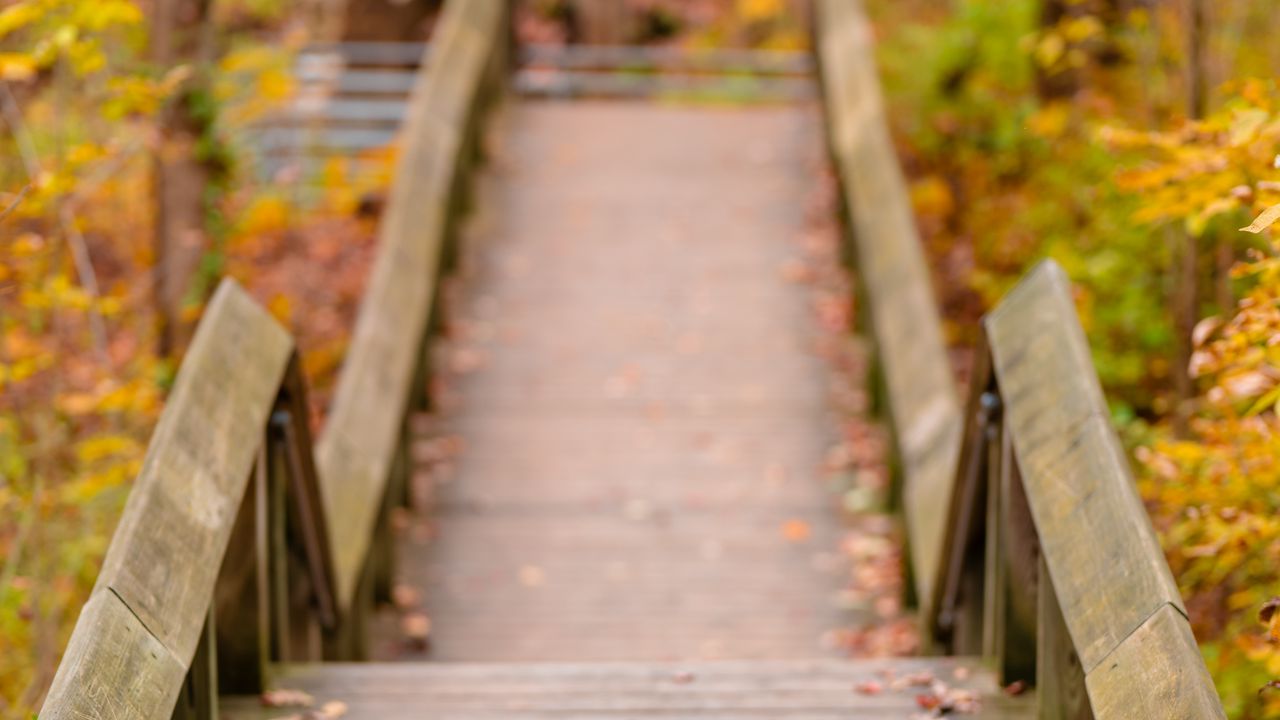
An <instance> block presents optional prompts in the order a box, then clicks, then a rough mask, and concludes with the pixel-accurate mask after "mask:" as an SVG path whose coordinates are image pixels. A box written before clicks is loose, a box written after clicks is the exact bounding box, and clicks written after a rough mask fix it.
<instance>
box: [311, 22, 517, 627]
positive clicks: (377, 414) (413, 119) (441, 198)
mask: <svg viewBox="0 0 1280 720" xmlns="http://www.w3.org/2000/svg"><path fill="white" fill-rule="evenodd" d="M504 9H505V8H504V3H502V2H501V1H500V0H473V1H468V2H460V1H459V0H452V1H451V2H448V3H446V5H445V10H444V12H443V14H442V16H441V19H440V21H439V25H438V29H437V32H436V38H435V40H434V41H433V52H434V53H436V55H435V57H436V59H437V62H435V63H433V66H432V67H431V68H429V69H428V70H427V71H426V72H424V73H423V74H422V75H421V77H420V78H419V82H418V84H417V86H415V88H414V91H413V97H412V100H411V102H410V108H409V114H408V118H407V121H406V125H405V131H404V138H405V139H404V148H403V150H402V152H401V155H400V159H399V164H398V167H397V170H396V180H395V182H394V184H393V186H392V192H391V195H390V197H389V199H388V204H387V209H386V212H385V213H384V215H383V219H382V223H381V226H380V228H379V250H378V256H377V258H376V260H375V262H374V268H373V272H372V275H371V278H370V283H369V288H368V290H367V291H366V293H365V297H364V300H363V301H362V304H361V307H360V312H359V315H358V317H357V320H356V326H355V330H354V332H353V334H352V342H351V350H350V351H349V353H348V356H347V358H346V361H345V364H344V366H343V369H342V372H341V374H340V376H339V380H338V387H337V389H336V391H335V394H334V402H333V406H332V408H331V410H330V415H329V420H328V423H327V424H326V426H325V429H324V433H323V435H322V437H321V438H320V443H319V446H318V448H317V453H316V462H317V466H318V467H319V469H320V478H321V490H322V495H323V497H324V506H325V510H326V512H325V516H326V517H327V518H328V519H329V521H330V526H329V527H330V535H331V541H330V546H331V548H332V550H333V555H334V571H335V587H336V588H337V597H338V600H339V603H340V606H341V607H342V608H346V607H348V606H349V605H350V604H351V602H352V600H353V597H354V593H355V591H356V585H357V582H358V580H359V578H360V575H361V573H362V572H363V569H364V565H365V559H366V557H367V555H368V550H369V545H370V542H371V539H372V534H373V529H374V523H375V520H376V517H377V514H378V511H379V509H380V508H381V506H382V499H383V496H384V495H385V491H386V484H387V480H388V476H389V473H390V471H391V467H392V464H393V462H394V458H395V448H396V445H397V443H398V442H399V435H400V427H401V424H402V422H403V420H404V417H405V413H406V411H407V408H408V401H409V395H410V391H411V388H412V385H413V378H414V372H415V368H416V367H417V364H418V357H417V355H418V349H419V347H420V346H421V342H422V338H423V335H424V333H425V332H426V328H427V318H428V317H429V316H430V306H431V302H432V298H433V296H434V288H435V279H436V277H437V275H438V268H439V260H440V258H439V255H440V251H441V248H442V246H443V242H444V234H445V232H446V228H447V223H448V216H449V212H450V208H451V204H452V196H453V193H454V191H455V184H456V179H457V174H458V162H459V159H460V154H461V148H462V145H463V138H464V137H465V135H466V133H467V131H468V128H469V127H470V126H471V125H472V124H473V123H474V121H475V117H474V112H473V111H474V108H475V107H476V100H477V98H478V96H479V87H480V84H481V81H482V79H483V78H484V71H485V69H486V68H487V66H488V62H489V57H490V56H491V55H492V54H493V53H494V51H495V48H496V46H497V44H498V43H499V42H501V40H502V39H503V38H504V37H505V34H504V33H505V29H504V24H503V16H504Z"/></svg>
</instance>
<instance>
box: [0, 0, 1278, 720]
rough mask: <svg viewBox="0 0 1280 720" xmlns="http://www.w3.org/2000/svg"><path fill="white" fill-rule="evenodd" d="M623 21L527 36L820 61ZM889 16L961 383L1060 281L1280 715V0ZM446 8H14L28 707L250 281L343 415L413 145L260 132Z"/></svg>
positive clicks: (702, 18) (908, 155) (758, 27)
mask: <svg viewBox="0 0 1280 720" xmlns="http://www.w3.org/2000/svg"><path fill="white" fill-rule="evenodd" d="M606 2H611V3H612V4H613V6H614V7H615V8H618V7H620V8H622V10H621V11H620V12H623V13H626V14H627V16H628V17H630V18H632V21H630V22H628V23H625V24H624V25H622V27H623V28H624V30H621V31H619V30H618V27H619V25H618V24H617V23H616V22H615V23H612V24H611V23H609V22H604V23H597V21H598V20H600V19H601V16H600V14H599V11H598V10H591V8H590V6H592V5H595V6H597V8H598V6H600V3H598V2H597V3H591V2H586V3H582V4H581V5H582V8H581V9H579V10H578V11H577V12H576V13H575V12H573V11H571V10H569V9H567V8H568V7H569V6H567V5H565V4H564V3H561V2H557V1H554V0H528V2H525V3H523V4H522V6H521V12H520V14H519V16H518V22H519V24H520V27H519V31H520V33H521V36H522V37H523V38H526V39H530V40H537V41H540V42H566V41H579V40H583V41H594V42H642V43H650V44H658V43H662V44H683V45H708V44H729V45H738V46H753V47H766V48H768V47H772V48H785V49H795V48H802V47H804V44H805V42H806V38H805V37H804V35H803V33H800V32H798V31H797V28H798V27H801V25H802V23H801V22H800V20H799V19H798V17H797V16H798V15H799V14H802V13H803V9H802V8H801V7H800V6H802V5H803V3H796V2H793V1H783V0H698V1H696V2H677V1H676V0H616V2H615V1H614V0H606ZM866 4H867V5H868V9H869V11H870V12H871V15H872V17H873V20H874V22H875V27H876V32H877V40H878V43H879V46H878V47H879V50H878V57H879V61H880V65H881V72H882V74H883V78H884V83H885V89H886V92H887V95H888V98H889V107H890V111H891V115H892V123H893V129H894V133H895V140H896V142H897V143H898V150H899V153H900V156H901V158H902V161H903V164H904V166H905V168H906V169H907V173H908V177H909V180H910V184H911V194H912V199H913V202H914V205H915V208H916V213H917V219H918V223H919V225H920V228H921V230H922V235H923V237H924V240H925V243H926V246H927V251H928V253H929V256H930V258H931V261H932V267H933V268H934V280H935V285H936V288H937V290H938V297H939V300H940V303H941V304H942V308H943V311H944V317H945V318H946V320H947V331H948V335H949V339H950V341H951V344H952V347H953V349H954V354H953V358H954V361H955V362H954V365H955V368H956V372H957V375H958V377H960V378H961V379H963V378H964V377H965V374H966V370H967V363H968V353H969V350H968V348H969V347H970V346H971V345H972V342H973V340H974V332H975V328H976V321H977V319H978V317H979V316H980V315H981V313H982V312H983V311H984V309H986V308H987V307H990V306H991V305H992V304H993V303H994V302H995V301H996V300H998V298H999V297H1000V296H1001V295H1002V294H1003V293H1004V292H1005V291H1006V290H1007V289H1008V288H1009V287H1010V286H1011V285H1012V284H1013V283H1014V282H1015V281H1016V280H1017V278H1018V277H1019V276H1020V275H1021V274H1022V273H1023V272H1024V271H1025V270H1026V269H1027V268H1028V267H1029V266H1030V265H1031V264H1033V263H1034V262H1035V261H1037V260H1038V259H1040V258H1042V257H1045V256H1052V257H1054V258H1056V259H1057V260H1058V261H1059V262H1060V263H1062V264H1063V266H1064V267H1065V268H1066V270H1067V271H1068V273H1069V274H1070V275H1071V277H1072V279H1073V280H1074V281H1075V283H1076V286H1075V287H1076V289H1077V298H1076V300H1077V305H1078V308H1079V310H1080V313H1081V317H1082V320H1083V322H1084V325H1085V328H1086V331H1087V333H1088V335H1089V339H1090V342H1091V345H1092V347H1093V349H1094V355H1095V361H1096V363H1097V366H1098V369H1099V372H1100V374H1101V376H1102V380H1103V383H1104V386H1105V389H1106V391H1107V396H1108V398H1109V400H1110V402H1111V407H1112V413H1113V417H1114V420H1115V422H1116V424H1117V426H1118V427H1119V428H1120V429H1121V431H1122V434H1123V436H1124V438H1125V441H1126V445H1127V447H1128V448H1129V450H1130V451H1131V453H1132V457H1133V459H1134V465H1135V469H1136V471H1137V474H1138V476H1139V487H1140V490H1141V492H1142V494H1143V497H1144V499H1145V500H1146V502H1147V505H1148V508H1149V510H1150V512H1151V515H1152V519H1153V521H1154V522H1155V524H1156V527H1157V530H1158V531H1159V533H1160V535H1161V538H1162V541H1163V542H1164V545H1165V548H1166V553H1167V555H1168V557H1169V561H1170V564H1171V566H1172V568H1173V569H1174V572H1175V575H1176V576H1177V577H1178V580H1179V583H1180V586H1181V588H1182V592H1183V595H1184V597H1185V598H1186V601H1187V607H1188V611H1189V613H1190V615H1191V620H1192V623H1193V626H1194V628H1195V631H1196V634H1197V637H1198V639H1199V640H1200V641H1201V643H1202V647H1203V648H1204V652H1205V656H1206V661H1207V662H1208V663H1209V666H1210V669H1211V671H1212V672H1213V673H1214V677H1215V680H1216V682H1217V684H1218V687H1219V690H1220V691H1221V693H1222V694H1223V697H1224V702H1225V703H1226V705H1227V708H1228V711H1229V714H1230V715H1231V717H1233V718H1241V719H1252V718H1261V717H1266V716H1268V713H1270V712H1275V711H1277V710H1280V697H1277V696H1280V693H1277V692H1276V691H1273V690H1267V689H1265V688H1266V685H1267V683H1268V682H1269V681H1271V680H1273V679H1276V678H1280V653H1278V652H1277V651H1276V648H1277V643H1278V642H1280V625H1278V624H1277V623H1280V613H1274V612H1263V611H1264V609H1265V608H1272V609H1274V606H1272V605H1268V600H1269V598H1271V597H1272V595H1273V594H1275V593H1276V582H1277V579H1278V578H1277V575H1278V574H1280V520H1278V519H1277V511H1278V510H1280V419H1278V417H1280V416H1278V415H1277V406H1278V405H1280V253H1278V249H1277V247H1276V246H1275V245H1274V244H1273V237H1272V231H1271V229H1270V226H1271V223H1272V222H1274V221H1275V220H1276V219H1277V217H1280V209H1276V208H1277V207H1280V169H1278V168H1280V155H1277V153H1278V152H1280V104H1278V103H1280V88H1277V80H1276V78H1277V76H1278V72H1280V44H1277V43H1276V42H1274V37H1273V34H1272V33H1271V32H1270V30H1271V29H1273V28H1276V27H1280V3H1276V2H1274V0H949V1H944V0H866ZM436 10H437V8H436V6H435V4H434V3H431V2H422V1H420V2H410V3H400V4H388V3H386V2H384V1H383V0H350V1H349V2H348V3H347V4H346V5H341V4H334V3H333V2H327V1H325V0H300V1H299V2H288V0H219V1H218V2H214V1H213V0H5V1H4V2H0V121H2V123H3V126H4V132H3V134H2V135H0V638H3V643H4V647H3V651H2V652H0V716H3V717H26V716H28V715H29V714H30V713H32V712H33V711H34V709H35V708H38V707H39V704H40V699H41V698H42V696H43V693H44V690H45V689H46V688H47V685H48V683H49V681H50V679H51V678H52V674H53V671H54V669H55V668H56V667H57V662H58V659H59V657H60V654H61V650H62V647H63V645H64V644H65V642H66V639H67V636H68V634H69V632H70V629H71V626H72V624H73V623H74V620H75V617H76V613H77V612H78V609H79V607H80V606H81V604H82V603H83V601H84V599H85V597H86V596H87V593H88V591H89V589H90V588H91V587H92V584H93V580H94V577H95V576H96V573H97V568H98V564H99V562H100V560H101V557H102V554H103V552H104V551H105V548H106V543H107V542H108V540H109V538H110V533H111V531H112V529H113V527H114V524H115V521H116V518H117V516H118V514H119V511H120V508H121V507H122V505H123V501H124V498H125V496H126V495H127V493H128V489H129V484H130V482H131V480H132V478H133V477H134V476H135V475H136V474H137V471H138V469H139V467H140V464H141V459H142V456H143V453H144V451H145V447H146V442H147V438H148V437H149V435H150V431H151V428H152V426H153V424H154V422H155V420H156V418H157V416H158V413H159V410H160V408H161V407H162V406H163V402H164V396H165V391H166V389H167V387H168V385H169V383H170V381H171V379H172V377H173V373H174V370H175V368H176V366H177V363H178V362H179V361H180V358H181V352H182V348H183V347H184V345H185V342H186V341H187V339H188V338H189V336H190V332H191V329H192V327H193V326H194V323H195V322H196V321H197V320H198V318H199V315H200V310H201V307H202V304H203V301H204V299H205V298H206V297H207V296H208V293H209V291H210V290H211V288H212V287H213V286H214V284H215V283H216V281H217V280H218V279H219V278H220V277H222V276H226V275H229V276H232V277H236V278H237V279H239V280H240V281H241V282H243V283H244V284H245V285H246V286H247V287H249V288H250V290H251V291H252V292H253V293H254V294H255V295H256V296H257V297H258V298H259V299H260V300H262V302H264V304H266V305H267V307H268V308H269V309H270V310H271V312H272V313H273V314H275V315H276V316H277V317H278V318H279V319H280V320H281V321H282V322H284V323H285V324H286V325H287V326H289V327H290V328H292V329H293V330H294V331H295V333H296V334H297V335H298V337H299V342H300V346H301V348H302V350H303V359H304V367H305V370H306V373H307V375H308V378H309V380H310V382H311V383H312V384H313V386H314V387H315V388H316V392H315V393H314V396H315V398H314V400H315V401H314V406H315V407H314V415H315V417H314V421H315V422H316V423H319V422H322V417H323V408H324V407H325V403H326V401H327V392H328V390H329V388H330V386H331V384H332V381H333V379H334V375H335V373H336V371H337V368H338V366H339V364H340V363H341V359H342V355H343V350H344V347H345V343H346V339H347V331H348V329H349V327H350V325H351V321H352V318H353V316H354V311H355V308H356V306H357V304H358V301H359V297H360V293H361V290H362V288H363V283H364V276H365V272H366V270H367V268H368V265H369V262H370V260H371V257H372V250H373V243H374V237H375V223H376V220H377V210H378V207H379V199H380V197H381V193H382V192H383V191H384V190H385V187H386V186H387V184H388V183H389V181H390V174H391V168H392V165H393V160H394V149H393V148H388V149H386V150H379V151H374V152H369V153H366V154H364V155H363V156H362V157H359V158H355V159H333V160H331V161H329V162H326V163H324V164H323V165H322V166H321V167H318V168H314V169H311V170H309V171H307V172H305V173H304V172H302V171H301V170H300V169H299V168H298V167H296V166H294V167H291V166H288V165H286V166H284V167H283V168H279V169H277V170H276V171H274V172H273V173H271V174H269V175H265V174H264V173H263V172H262V171H261V168H260V167H259V166H258V165H257V164H256V162H255V152H254V145H253V128H254V127H255V126H256V125H257V124H258V123H260V122H261V121H262V120H263V119H264V118H266V117H269V116H270V115H271V114H272V113H274V112H277V111H279V109H280V108H282V107H284V106H285V105H286V104H287V103H289V102H292V101H295V100H296V99H297V97H296V96H297V93H298V88H297V86H296V85H295V82H294V78H293V73H292V72H291V69H292V67H293V63H294V58H295V55H296V53H297V52H298V51H299V50H300V49H301V48H303V47H305V46H306V45H307V44H308V43H311V42H315V41H317V40H325V39H333V38H337V37H345V38H348V39H381V40H415V39H423V38H425V37H427V36H428V35H429V33H430V28H431V22H432V19H433V17H434V15H435V12H436ZM613 12H619V11H617V10H616V9H615V10H609V11H606V12H605V13H604V19H606V20H607V19H608V15H609V14H610V13H613ZM597 25H598V26H597ZM1242 228H1244V230H1243V231H1242ZM1260 612H1263V615H1264V616H1265V617H1266V618H1267V620H1268V622H1265V623H1264V622H1261V621H1260V620H1259V613H1260Z"/></svg>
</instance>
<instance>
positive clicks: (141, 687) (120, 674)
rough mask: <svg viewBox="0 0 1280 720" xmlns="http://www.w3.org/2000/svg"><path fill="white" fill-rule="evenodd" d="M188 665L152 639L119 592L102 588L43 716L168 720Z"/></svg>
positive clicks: (83, 617)
mask: <svg viewBox="0 0 1280 720" xmlns="http://www.w3.org/2000/svg"><path fill="white" fill-rule="evenodd" d="M197 629H198V628H197ZM189 660H190V659H189V658H186V659H184V658H180V657H178V656H177V655H175V654H174V653H173V652H172V651H171V650H170V649H169V648H167V647H165V646H164V644H163V643H161V642H160V640H158V639H157V638H155V637H154V636H153V635H151V633H149V632H148V631H147V628H146V627H144V626H143V624H142V621H141V620H139V619H138V617H137V616H136V615H134V614H133V613H132V612H130V610H129V608H128V607H127V606H126V605H125V604H124V603H123V602H122V601H121V600H120V598H119V597H117V596H116V594H115V593H113V592H112V591H111V590H110V589H108V588H99V589H97V590H96V591H94V593H93V595H92V596H90V598H89V602H87V603H85V606H84V609H83V610H81V611H80V618H79V620H77V621H76V628H75V631H73V632H72V634H71V641H70V643H69V644H68V645H67V650H66V652H65V653H64V654H63V657H62V663H61V664H60V665H59V666H58V672H57V674H56V675H54V678H53V684H52V686H51V687H50V688H49V694H48V695H47V696H46V698H45V701H44V707H43V708H41V710H40V717H41V718H46V719H47V720H62V719H64V718H65V719H66V720H83V719H84V718H117V717H131V718H155V719H156V720H167V719H168V718H169V715H170V712H171V711H172V709H173V707H174V701H175V700H176V699H177V697H178V692H179V690H180V689H181V688H182V682H183V678H184V677H185V676H186V674H187V667H186V663H187V662H188V661H189Z"/></svg>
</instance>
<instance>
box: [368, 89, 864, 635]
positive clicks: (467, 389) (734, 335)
mask: <svg viewBox="0 0 1280 720" xmlns="http://www.w3.org/2000/svg"><path fill="white" fill-rule="evenodd" d="M817 120H818V118H817V117H816V114H815V113H814V112H813V110H812V109H811V108H809V107H803V106H790V107H781V108H772V109H764V108H754V109H752V108H746V109H706V108H697V107H689V106H684V107H679V106H677V107H663V106H660V105H654V104H646V103H636V102H585V101H584V102H527V103H524V104H519V105H516V106H514V107H512V108H511V109H510V111H509V113H508V116H507V117H506V118H505V122H503V123H501V127H500V128H499V132H498V133H497V135H498V137H497V138H496V142H495V143H494V145H495V147H496V148H497V150H496V151H495V152H496V158H495V159H494V161H493V163H492V164H491V169H490V170H489V171H488V172H487V173H485V174H484V175H487V177H484V176H483V175H482V178H483V179H482V182H481V184H480V185H481V186H480V192H479V197H478V203H477V207H478V208H480V216H479V217H478V218H477V222H475V223H473V231H472V232H471V233H468V236H467V237H466V238H465V239H464V240H463V253H464V255H468V256H469V257H468V262H466V263H464V266H465V267H467V270H464V274H463V287H462V289H461V292H460V293H459V295H460V296H461V297H460V302H459V303H458V304H459V305H460V306H461V310H460V312H458V313H457V315H458V317H457V318H456V319H455V322H454V323H453V324H454V326H455V327H456V330H457V332H456V334H457V335H458V340H456V341H455V342H453V343H451V344H448V345H446V346H445V347H444V348H442V352H441V353H440V356H439V362H437V363H436V366H437V367H440V368H442V369H447V368H449V367H451V366H457V365H459V364H461V365H462V366H463V367H464V368H465V369H467V370H469V372H467V373H465V374H463V375H461V376H459V375H458V374H457V373H453V374H452V376H446V383H447V384H448V385H449V386H450V390H451V392H450V395H451V396H456V397H455V398H454V399H453V400H451V401H450V402H449V403H448V404H449V405H450V406H452V407H449V408H447V409H446V412H445V413H444V418H443V420H444V428H442V429H441V430H440V432H442V433H443V435H445V436H446V437H451V438H457V440H459V441H460V442H461V444H462V446H463V447H464V448H465V449H464V450H463V452H462V454H461V457H460V458H458V460H457V462H456V472H452V473H451V474H450V475H449V476H448V480H447V482H443V483H441V484H439V486H438V488H437V489H436V492H435V493H434V502H433V503H432V505H431V507H427V508H424V509H423V510H422V511H421V512H419V513H418V514H417V516H416V517H415V519H414V522H415V524H417V525H418V526H417V527H410V528H408V529H407V530H406V532H404V533H403V540H402V542H401V544H400V549H399V553H398V557H399V558H401V560H400V567H401V568H402V573H403V579H404V581H405V582H406V583H407V584H408V585H410V586H412V587H414V588H415V589H416V590H417V592H418V594H419V595H420V596H421V597H422V598H423V599H424V601H425V609H426V613H427V614H428V616H429V617H430V619H431V621H432V625H433V630H432V641H431V650H430V653H427V654H425V655H419V654H415V653H403V652H400V647H401V646H402V645H403V644H404V643H403V641H402V640H400V636H399V632H398V630H397V629H396V628H395V627H391V628H389V630H388V633H387V635H386V636H383V637H382V638H381V642H380V643H375V646H374V650H373V651H374V653H375V655H390V656H392V657H410V658H417V657H421V656H425V657H430V658H435V659H441V660H502V661H514V660H564V661H583V660H644V659H690V658H720V657H725V658H806V657H817V656H820V655H822V654H823V653H824V651H823V650H822V649H821V648H820V645H819V642H820V639H821V637H822V635H823V634H824V632H828V631H831V630H834V629H836V628H837V627H839V626H840V625H841V624H842V620H843V618H841V617H840V616H839V615H838V613H837V611H836V602H835V601H836V591H837V590H838V589H839V588H840V586H841V585H842V584H844V582H845V579H846V577H847V575H846V573H847V568H845V567H844V564H843V563H842V562H841V561H840V560H839V559H838V554H837V539H836V532H837V527H836V525H837V522H836V521H837V518H836V508H835V500H834V499H833V498H832V496H831V494H830V493H829V492H828V491H827V489H826V485H825V482H824V478H823V476H822V474H821V473H820V469H821V466H822V463H823V457H824V453H825V452H826V450H827V449H828V448H829V447H830V445H831V444H832V442H833V441H834V439H835V435H834V430H835V426H834V422H833V419H832V417H831V412H830V411H829V410H828V405H829V403H828V400H827V392H828V382H829V378H828V377H827V372H826V368H825V367H824V363H823V362H822V361H821V360H819V359H818V358H817V357H815V355H814V353H813V350H814V347H815V344H816V340H817V338H816V337H815V335H816V332H817V331H816V328H815V327H814V326H815V325H816V322H815V319H814V317H813V311H812V309H811V308H810V306H809V302H810V300H809V289H808V287H807V286H805V285H802V284H798V283H796V282H794V280H788V279H787V278H786V277H784V273H783V272H782V270H783V269H784V268H785V267H786V265H787V263H788V262H792V263H795V262H798V261H799V259H800V254H801V246H800V242H799V241H800V239H801V237H802V235H803V232H804V221H805V208H806V205H807V204H808V198H809V197H810V196H811V194H812V190H813V183H814V178H815V170H816V169H818V168H820V165H819V160H820V153H821V151H822V148H821V143H822V136H821V126H820V124H819V123H818V122H817ZM459 361H460V362H459ZM473 366H474V368H473ZM426 450H428V452H429V451H430V450H431V447H428V448H426ZM788 523H790V524H791V526H792V527H803V528H805V529H807V530H808V531H809V533H810V535H809V536H808V537H807V538H803V539H798V540H795V541H793V540H788V539H787V538H786V537H785V536H784V533H783V529H784V527H785V526H787V525H788ZM423 525H426V526H429V530H426V529H425V528H423V527H422V526H423Z"/></svg>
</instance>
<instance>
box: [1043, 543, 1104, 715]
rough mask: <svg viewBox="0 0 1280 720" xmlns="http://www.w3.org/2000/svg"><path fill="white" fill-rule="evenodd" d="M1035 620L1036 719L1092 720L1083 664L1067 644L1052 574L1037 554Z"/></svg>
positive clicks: (1068, 639)
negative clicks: (1038, 574) (1038, 576)
mask: <svg viewBox="0 0 1280 720" xmlns="http://www.w3.org/2000/svg"><path fill="white" fill-rule="evenodd" d="M1037 595H1038V596H1039V597H1038V598H1037V605H1038V608H1037V612H1036V614H1037V616H1038V619H1037V621H1036V626H1037V627H1036V706H1037V709H1036V717H1037V718H1039V720H1093V710H1092V708H1091V707H1090V706H1089V695H1088V692H1087V691H1086V689H1085V684H1084V668H1082V667H1080V658H1079V657H1078V656H1077V655H1076V651H1075V647H1074V646H1072V644H1071V635H1070V634H1069V633H1068V632H1067V624H1066V621H1065V620H1063V618H1062V608H1060V607H1058V595H1057V593H1056V592H1055V591H1054V589H1053V578H1051V577H1050V576H1049V567H1048V566H1047V565H1045V562H1044V558H1043V557H1042V558H1040V582H1039V592H1038V593H1037Z"/></svg>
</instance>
